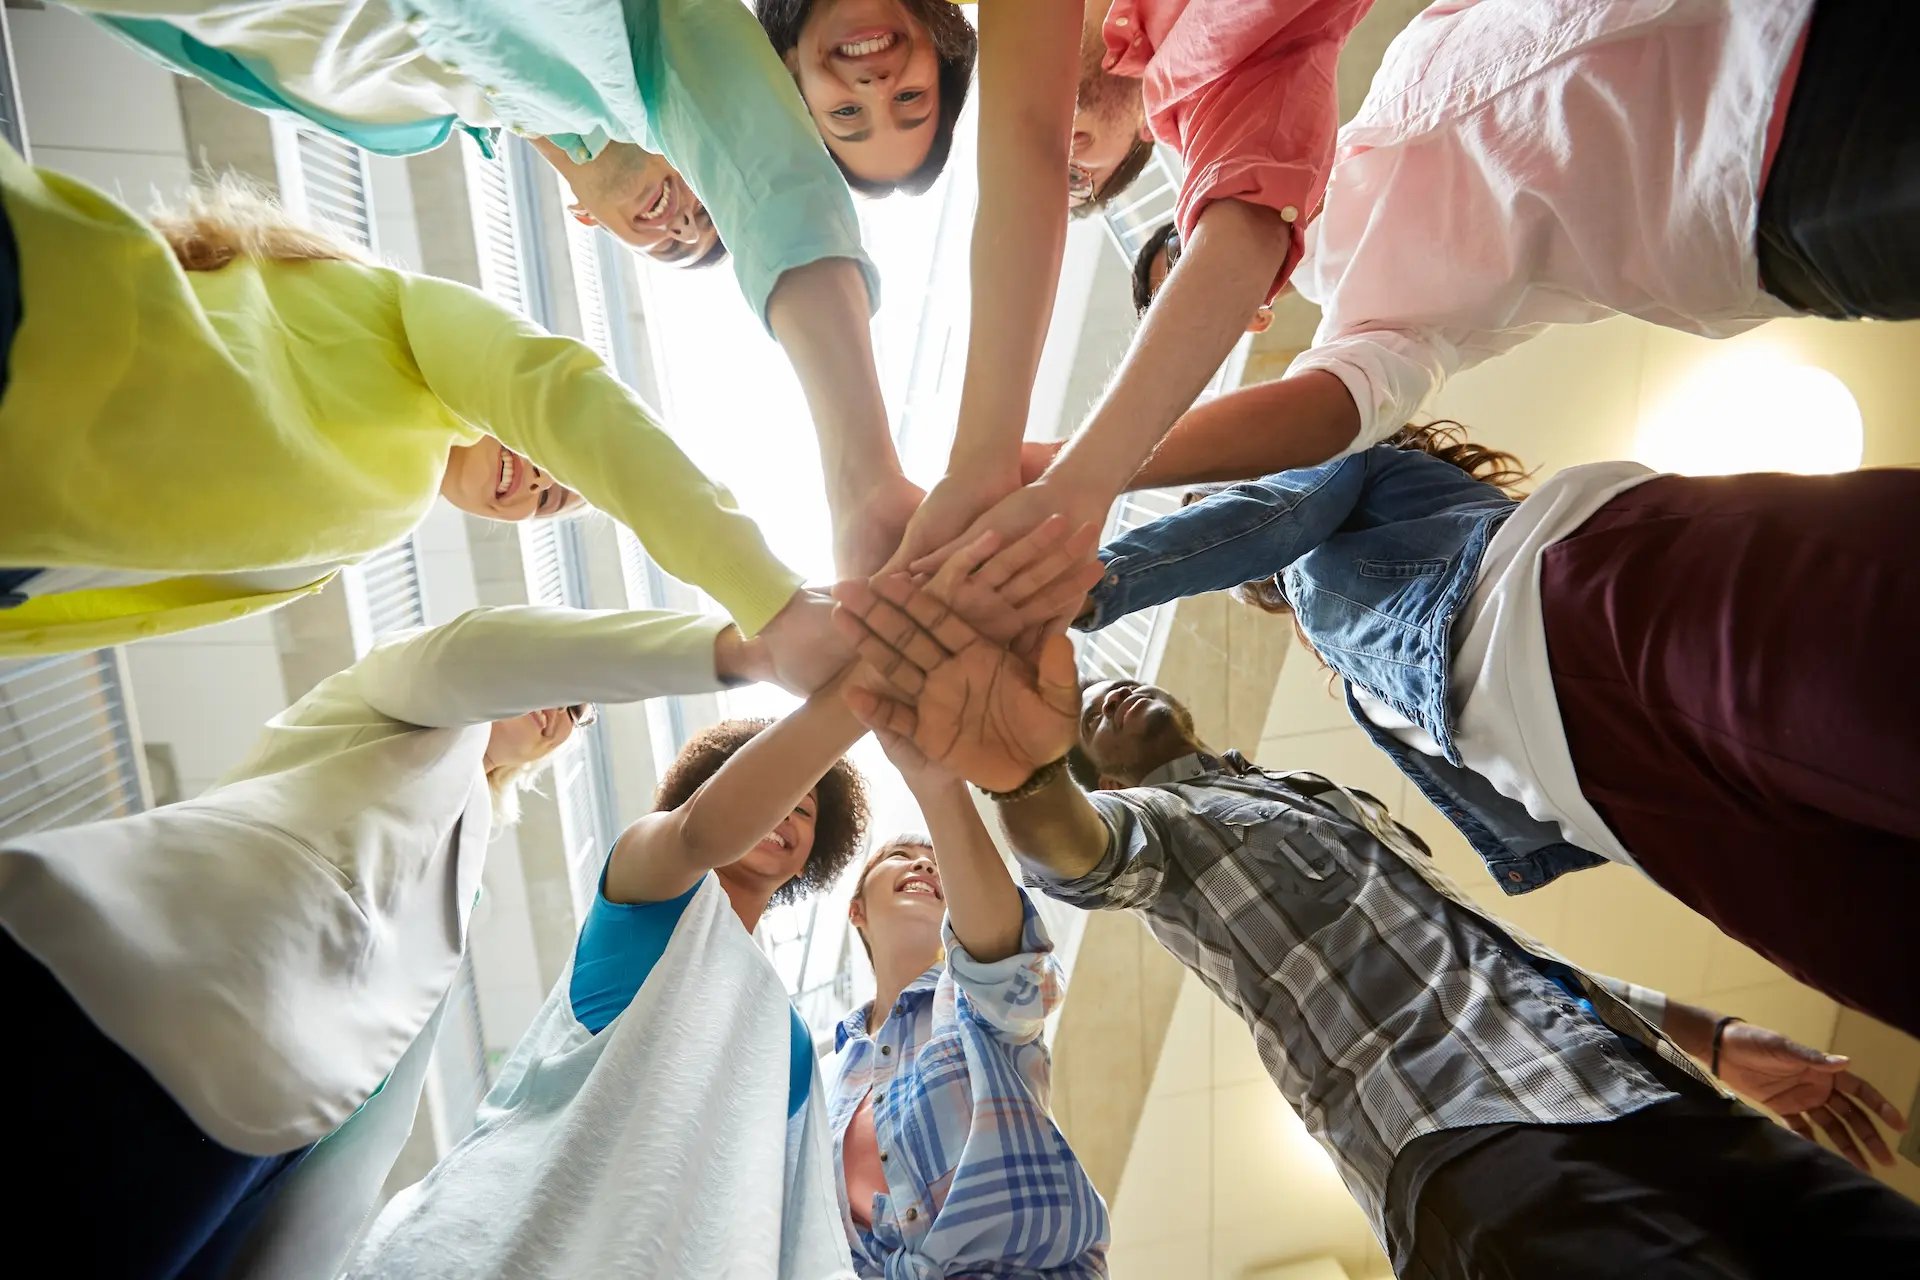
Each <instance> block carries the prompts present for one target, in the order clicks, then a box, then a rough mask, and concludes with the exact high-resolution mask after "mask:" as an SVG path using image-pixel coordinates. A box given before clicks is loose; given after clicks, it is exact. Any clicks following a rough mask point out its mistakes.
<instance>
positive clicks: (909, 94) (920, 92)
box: [893, 89, 927, 102]
mask: <svg viewBox="0 0 1920 1280" xmlns="http://www.w3.org/2000/svg"><path fill="white" fill-rule="evenodd" d="M926 96H927V91H926V90H925V89H908V90H907V91H906V92H904V93H896V94H894V95H893V100H894V101H895V102H918V101H920V99H922V98H924V97H926Z"/></svg>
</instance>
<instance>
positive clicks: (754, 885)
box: [720, 875, 780, 933]
mask: <svg viewBox="0 0 1920 1280" xmlns="http://www.w3.org/2000/svg"><path fill="white" fill-rule="evenodd" d="M720 887H721V888H722V889H724V890H726V894H727V901H729V902H731V903H732V904H733V914H735V915H737V916H739V917H740V923H741V924H744V925H745V926H747V932H748V933H752V932H753V931H754V929H756V928H757V927H758V926H759V924H760V917H761V916H763V915H765V914H766V913H767V903H768V902H770V901H772V900H773V891H774V890H775V889H778V888H779V887H780V886H779V885H777V884H762V883H760V882H759V881H757V880H754V881H744V882H743V881H740V880H736V879H734V878H733V877H732V876H726V875H723V876H721V877H720Z"/></svg>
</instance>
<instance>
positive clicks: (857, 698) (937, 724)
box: [834, 583, 1080, 791]
mask: <svg viewBox="0 0 1920 1280" xmlns="http://www.w3.org/2000/svg"><path fill="white" fill-rule="evenodd" d="M881 590H887V591H889V592H890V594H892V595H894V596H895V598H894V599H887V598H883V597H882V596H881V595H880V594H878V593H877V592H876V591H875V590H873V589H872V588H870V587H868V586H866V585H865V584H863V583H844V584H842V585H841V587H839V588H837V589H836V590H835V593H834V594H835V595H836V597H837V598H838V599H839V601H840V604H841V612H840V613H839V614H837V615H836V617H837V618H841V619H845V621H844V622H843V623H842V625H843V626H845V627H846V628H847V630H848V638H849V639H851V640H853V642H854V645H855V648H856V649H857V651H858V652H859V654H860V657H861V659H862V660H863V661H864V662H865V663H866V665H867V667H868V668H869V677H868V678H867V679H866V680H864V681H862V682H861V683H860V684H859V685H857V686H856V687H853V688H850V689H849V690H848V692H847V701H848V704H849V705H850V706H851V707H852V709H853V712H854V714H855V715H856V716H858V717H859V718H860V720H861V721H862V722H863V723H864V724H866V725H867V726H868V727H870V728H872V729H874V730H876V731H877V732H879V733H882V734H890V735H894V736H897V737H900V738H904V739H906V740H908V741H910V742H911V743H912V744H913V745H914V747H915V748H916V749H918V750H919V752H920V753H921V754H922V755H924V756H926V758H927V759H928V760H930V761H933V762H934V763H936V764H938V765H940V766H941V767H942V768H945V769H946V770H948V771H949V772H951V773H954V774H957V775H959V776H960V777H962V778H965V779H966V780H967V781H969V782H971V783H973V784H974V785H975V786H978V787H982V788H984V789H986V790H988V791H1011V790H1013V789H1014V788H1015V787H1018V786H1019V785H1020V784H1021V783H1023V782H1025V781H1026V780H1027V779H1028V778H1029V777H1030V776H1032V774H1033V772H1034V770H1036V769H1038V768H1039V767H1040V766H1042V765H1044V764H1049V763H1051V762H1052V761H1055V760H1058V759H1059V758H1060V757H1061V756H1063V755H1065V754H1066V753H1067V749H1068V748H1069V747H1071V746H1072V745H1073V741H1074V733H1075V722H1076V720H1077V719H1078V716H1079V706H1080V698H1079V687H1078V683H1077V681H1076V679H1075V675H1074V665H1073V646H1072V645H1071V644H1070V643H1069V642H1068V641H1067V638H1066V636H1065V635H1063V634H1060V633H1058V632H1055V633H1053V634H1051V635H1049V636H1048V637H1047V638H1046V639H1045V640H1044V641H1043V642H1042V643H1041V644H1040V646H1039V649H1038V661H1037V662H1036V663H1029V662H1028V661H1027V660H1026V659H1024V658H1021V657H1018V656H1016V655H1014V654H1013V653H1011V652H1009V651H1008V650H1007V649H1006V648H1005V647H1003V646H1001V645H997V644H994V643H993V642H991V641H989V640H987V639H986V638H985V637H984V636H982V635H981V634H980V633H979V632H978V631H976V630H974V629H973V628H972V627H971V626H970V625H968V624H967V623H966V622H964V621H962V620H961V619H960V618H959V617H957V616H956V615H955V614H954V613H953V611H952V609H951V608H950V607H949V606H948V605H947V604H946V603H945V602H943V601H941V600H940V599H938V598H937V597H935V596H933V595H932V594H930V593H929V592H926V591H923V590H918V589H912V588H908V587H906V586H905V585H904V584H900V585H897V586H894V587H891V588H890V587H889V585H888V584H886V583H882V584H881Z"/></svg>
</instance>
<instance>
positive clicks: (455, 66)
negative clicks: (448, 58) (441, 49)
mask: <svg viewBox="0 0 1920 1280" xmlns="http://www.w3.org/2000/svg"><path fill="white" fill-rule="evenodd" d="M440 69H441V70H442V71H451V72H453V73H455V74H458V73H459V71H460V64H459V63H457V62H443V63H441V64H440Z"/></svg>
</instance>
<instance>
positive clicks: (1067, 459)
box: [1052, 200, 1288, 493]
mask: <svg viewBox="0 0 1920 1280" xmlns="http://www.w3.org/2000/svg"><path fill="white" fill-rule="evenodd" d="M1287 234H1288V229H1287V226H1286V224H1285V223H1283V222H1281V221H1280V216H1279V214H1277V213H1275V212H1274V211H1272V210H1271V209H1266V208H1262V207H1259V206H1256V205H1250V204H1246V203H1243V202H1241V201H1238V200H1221V201H1216V202H1215V203H1214V204H1211V205H1209V206H1208V207H1207V209H1206V210H1205V212H1203V213H1202V215H1201V218H1200V225H1199V227H1198V228H1197V230H1196V231H1195V234H1194V236H1193V238H1192V242H1191V243H1190V244H1189V245H1188V246H1187V250H1186V252H1185V254H1184V255H1183V256H1182V258H1181V260H1180V264H1179V266H1178V267H1176V268H1175V269H1174V272H1173V274H1172V275H1171V276H1169V277H1168V278H1167V282H1166V284H1165V286H1164V287H1162V289H1161V290H1160V295H1159V297H1157V298H1156V299H1155V300H1154V304H1153V307H1152V308H1151V309H1150V310H1149V311H1148V312H1147V318H1146V322H1145V323H1144V324H1142V325H1141V327H1140V332H1139V333H1138V335H1136V337H1135V339H1134V343H1133V347H1132V349H1131V350H1129V351H1128V352H1127V357H1126V360H1125V361H1124V362H1123V363H1122V365H1121V367H1120V371H1119V373H1118V374H1117V375H1116V376H1115V378H1114V380H1113V383H1112V385H1111V386H1110V387H1109V388H1108V389H1107V394H1106V396H1105V397H1104V398H1103V399H1102V400H1101V402H1100V404H1099V406H1098V407H1097V408H1095V410H1094V412H1093V414H1092V416H1091V417H1090V418H1089V419H1088V420H1087V423H1086V425H1085V426H1084V427H1083V428H1082V429H1081V431H1080V433H1079V434H1078V435H1076V436H1075V437H1074V439H1073V440H1071V441H1070V442H1069V443H1068V444H1067V447H1066V448H1065V449H1063V450H1061V452H1060V455H1059V457H1058V458H1056V459H1055V461H1054V466H1053V471H1052V474H1054V475H1057V476H1060V477H1061V478H1063V479H1065V480H1067V481H1068V482H1069V483H1070V484H1071V486H1072V487H1073V488H1075V489H1080V490H1085V491H1087V492H1099V493H1119V492H1120V491H1121V490H1122V489H1123V488H1125V487H1126V486H1127V484H1128V482H1129V481H1130V480H1131V479H1132V478H1133V476H1134V473H1135V472H1136V471H1138V470H1139V468H1140V465H1141V463H1142V462H1143V461H1144V460H1145V459H1146V457H1147V455H1148V454H1149V453H1150V452H1151V451H1152V450H1153V448H1154V446H1155V445H1157V444H1159V443H1160V438H1161V437H1162V436H1163V435H1165V434H1166V433H1167V430H1168V429H1169V428H1170V427H1171V426H1172V425H1173V423H1174V421H1175V420H1176V419H1177V418H1179V417H1180V415H1181V414H1183V413H1185V412H1186V411H1187V410H1188V409H1189V408H1191V407H1192V405H1193V402H1194V400H1195V399H1196V398H1198V396H1199V394H1200V392H1201V391H1202V390H1204V389H1205V388H1206V385H1207V380H1208V379H1209V378H1211V377H1213V375H1214V373H1215V372H1216V371H1217V370H1218V369H1219V367H1220V364H1221V362H1222V361H1224V360H1225V359H1226V358H1227V355H1228V353H1230V352H1231V351H1232V350H1233V344H1234V343H1235V342H1236V341H1238V340H1239V337H1240V335H1241V333H1243V332H1244V331H1245V329H1246V324H1247V319H1248V317H1249V316H1251V315H1252V314H1253V312H1254V309H1255V308H1256V307H1258V306H1259V305H1260V303H1262V302H1263V301H1265V300H1266V293H1267V290H1268V288H1270V287H1271V285H1272V283H1273V279H1274V276H1275V275H1276V274H1277V273H1278V271H1279V269H1280V265H1281V263H1282V262H1283V261H1284V260H1285V257H1286V249H1287Z"/></svg>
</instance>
